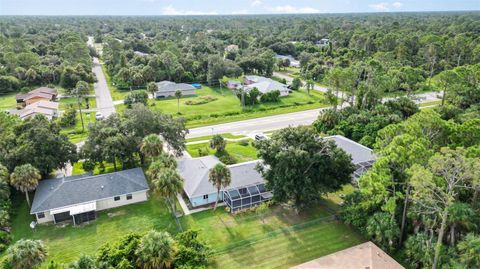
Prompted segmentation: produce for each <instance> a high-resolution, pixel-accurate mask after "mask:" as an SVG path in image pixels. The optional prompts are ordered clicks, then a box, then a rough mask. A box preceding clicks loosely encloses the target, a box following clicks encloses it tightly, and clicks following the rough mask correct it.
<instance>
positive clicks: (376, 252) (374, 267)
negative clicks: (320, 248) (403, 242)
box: [290, 242, 405, 269]
mask: <svg viewBox="0 0 480 269" xmlns="http://www.w3.org/2000/svg"><path fill="white" fill-rule="evenodd" d="M366 268H368V269H405V268H404V267H403V266H402V265H400V264H399V263H398V262H397V261H395V260H394V259H393V258H392V257H390V256H389V255H388V254H387V253H385V251H383V250H382V249H381V248H379V247H377V246H376V245H375V244H374V243H372V242H366V243H363V244H360V245H356V246H353V247H351V248H347V249H344V250H341V251H337V252H335V253H332V254H330V255H327V256H323V257H321V258H318V259H315V260H312V261H309V262H306V263H303V264H300V265H297V266H294V267H292V268H290V269H366Z"/></svg>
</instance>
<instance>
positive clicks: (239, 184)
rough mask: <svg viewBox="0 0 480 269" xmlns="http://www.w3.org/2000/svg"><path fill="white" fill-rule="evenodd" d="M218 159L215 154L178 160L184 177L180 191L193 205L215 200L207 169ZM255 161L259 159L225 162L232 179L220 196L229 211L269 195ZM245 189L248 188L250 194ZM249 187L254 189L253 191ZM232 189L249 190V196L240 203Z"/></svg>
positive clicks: (206, 203)
mask: <svg viewBox="0 0 480 269" xmlns="http://www.w3.org/2000/svg"><path fill="white" fill-rule="evenodd" d="M218 163H220V161H219V160H218V158H217V157H215V156H205V157H200V158H194V159H183V160H179V161H178V172H179V173H180V176H181V177H182V178H183V180H184V184H183V185H184V192H185V194H186V196H187V197H188V199H189V201H190V203H191V205H192V206H193V207H200V206H205V205H208V204H212V203H215V202H216V201H217V188H216V187H215V186H213V185H212V183H210V182H209V181H208V179H209V177H208V174H209V171H210V169H211V168H213V167H214V166H215V165H216V164H218ZM258 163H259V161H251V162H244V163H239V164H233V165H227V167H228V169H230V172H231V177H232V182H231V184H230V185H229V186H228V188H227V189H222V190H221V192H220V200H221V201H225V202H226V204H227V206H229V207H230V209H231V211H232V212H234V211H237V210H239V209H242V208H248V207H252V206H255V205H257V204H259V203H260V202H262V201H265V200H269V199H271V198H272V194H271V192H269V191H267V190H266V189H265V183H264V179H263V177H262V175H261V174H260V173H259V172H258V171H257V170H256V169H255V167H256V166H257V164H258ZM249 189H250V190H252V193H251V195H250V193H249V191H248V190H249ZM253 189H255V190H256V192H255V193H254V192H253ZM236 193H242V194H246V193H249V195H250V196H249V199H244V200H243V203H242V201H240V202H238V201H237V199H236V198H238V197H237V196H236ZM254 196H255V198H254ZM245 198H246V197H245ZM233 202H235V203H233Z"/></svg>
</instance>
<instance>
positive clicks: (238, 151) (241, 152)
mask: <svg viewBox="0 0 480 269" xmlns="http://www.w3.org/2000/svg"><path fill="white" fill-rule="evenodd" d="M248 141H249V142H251V141H252V140H251V139H249V140H248ZM199 149H201V150H202V151H203V152H207V153H208V154H209V155H213V154H215V150H213V149H211V148H210V147H209V145H208V143H201V144H193V145H187V152H188V153H189V154H190V155H191V156H192V157H194V158H195V157H200V155H199V152H198V150H199ZM225 151H226V152H227V153H228V154H230V155H231V156H232V157H234V158H235V160H236V161H237V162H238V163H241V162H248V161H253V160H257V159H258V157H257V150H256V149H255V147H253V146H252V144H251V143H248V145H247V146H243V145H241V144H240V143H239V142H233V141H228V142H227V147H226V148H225Z"/></svg>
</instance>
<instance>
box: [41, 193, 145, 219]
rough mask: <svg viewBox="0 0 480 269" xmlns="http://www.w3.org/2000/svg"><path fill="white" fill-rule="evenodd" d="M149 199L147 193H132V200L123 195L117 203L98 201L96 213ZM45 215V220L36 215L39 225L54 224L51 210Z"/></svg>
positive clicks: (110, 200)
mask: <svg viewBox="0 0 480 269" xmlns="http://www.w3.org/2000/svg"><path fill="white" fill-rule="evenodd" d="M147 199H148V195H147V191H143V192H137V193H132V199H130V200H127V195H121V196H120V200H118V201H115V200H114V198H113V197H112V198H108V199H103V200H99V201H97V210H96V211H97V212H98V211H102V210H106V209H110V208H115V207H119V206H124V205H129V204H135V203H140V202H144V201H147ZM43 213H44V214H45V217H44V218H38V214H35V217H36V218H37V222H38V223H39V224H42V223H47V222H52V221H53V220H54V219H53V215H51V214H50V210H49V211H45V212H43Z"/></svg>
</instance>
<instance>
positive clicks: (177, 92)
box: [175, 90, 182, 114]
mask: <svg viewBox="0 0 480 269" xmlns="http://www.w3.org/2000/svg"><path fill="white" fill-rule="evenodd" d="M175 97H177V109H178V111H177V114H180V98H182V91H181V90H177V91H176V92H175Z"/></svg>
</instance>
